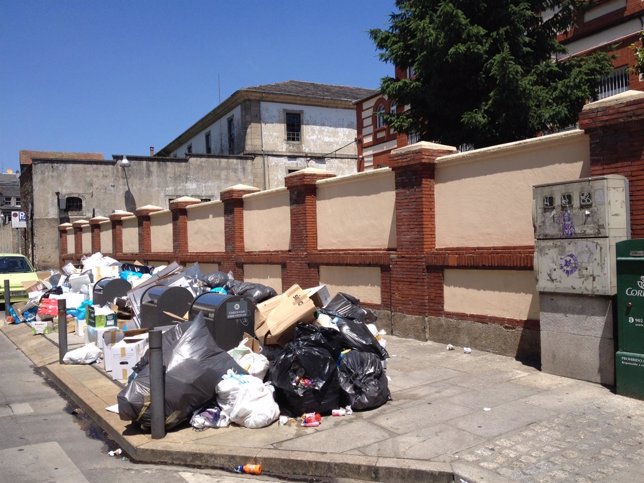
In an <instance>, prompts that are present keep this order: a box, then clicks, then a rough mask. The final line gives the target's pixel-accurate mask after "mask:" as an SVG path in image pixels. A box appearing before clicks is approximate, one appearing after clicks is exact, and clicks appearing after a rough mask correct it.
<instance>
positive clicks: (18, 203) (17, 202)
mask: <svg viewBox="0 0 644 483" xmlns="http://www.w3.org/2000/svg"><path fill="white" fill-rule="evenodd" d="M16 206H20V198H16Z"/></svg>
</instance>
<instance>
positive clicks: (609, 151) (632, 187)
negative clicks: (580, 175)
mask: <svg viewBox="0 0 644 483" xmlns="http://www.w3.org/2000/svg"><path fill="white" fill-rule="evenodd" d="M579 128H580V129H583V130H584V131H586V134H588V136H589V137H590V172H591V175H592V176H603V175H607V174H620V175H622V176H625V177H627V178H628V179H629V191H630V204H631V209H630V212H631V235H632V237H633V238H644V217H642V213H644V92H640V91H626V92H623V93H621V94H617V95H616V96H612V97H608V98H606V99H602V100H600V101H597V102H592V103H590V104H586V105H585V106H584V108H583V110H582V112H581V114H580V115H579Z"/></svg>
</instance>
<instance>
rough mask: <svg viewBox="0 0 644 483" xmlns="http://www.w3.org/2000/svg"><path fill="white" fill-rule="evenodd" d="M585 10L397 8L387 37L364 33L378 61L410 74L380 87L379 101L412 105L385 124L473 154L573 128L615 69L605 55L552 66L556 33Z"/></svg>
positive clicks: (480, 4)
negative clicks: (469, 149) (467, 146)
mask: <svg viewBox="0 0 644 483" xmlns="http://www.w3.org/2000/svg"><path fill="white" fill-rule="evenodd" d="M587 3H588V2H584V1H579V0H564V1H554V0H542V1H537V0H533V1H529V0H496V1H494V2H491V1H484V0H396V7H397V9H398V12H395V13H393V14H391V16H390V22H389V27H388V29H387V30H381V29H373V30H371V31H370V36H371V38H372V40H373V41H374V43H375V44H376V47H377V48H378V50H379V51H380V58H381V59H382V60H384V61H386V62H390V63H392V64H394V65H396V66H398V67H401V68H403V69H407V68H410V67H411V68H413V71H414V77H413V78H412V79H395V78H391V77H387V78H384V79H382V82H381V90H382V92H383V93H384V94H386V95H387V96H388V97H389V98H391V99H395V100H396V102H397V103H398V105H399V106H402V105H407V106H409V109H408V110H407V111H406V112H405V113H403V114H399V115H395V116H390V118H389V119H388V121H389V122H390V124H391V125H392V126H393V127H394V128H395V129H396V130H397V131H399V132H410V131H416V132H418V134H420V137H421V139H424V140H432V141H436V142H441V143H445V144H451V145H454V146H458V145H461V144H463V143H467V144H471V145H473V146H474V147H483V146H489V145H492V144H498V143H503V142H509V141H514V140H518V139H525V138H528V137H532V136H534V135H535V134H536V133H538V132H550V131H553V130H557V129H561V128H563V127H566V126H569V125H571V124H573V123H574V122H576V120H577V116H578V114H579V112H580V110H581V108H582V107H583V105H584V103H585V102H586V101H587V100H588V99H590V98H592V97H593V95H594V93H595V90H596V88H597V86H598V84H599V82H600V81H601V78H602V77H603V76H604V75H606V74H608V73H610V72H611V70H612V67H611V63H610V58H609V57H608V55H606V54H595V55H592V56H587V57H581V58H573V59H568V60H565V61H562V62H557V61H556V56H557V55H560V54H562V53H563V52H564V49H563V47H562V46H561V45H560V44H559V43H558V42H557V40H556V34H557V32H565V31H566V30H567V29H568V28H569V27H570V26H571V25H572V23H573V21H574V18H575V15H576V14H578V13H579V12H580V9H582V8H583V6H584V4H587ZM540 12H550V15H548V14H544V15H542V14H541V13H540ZM552 12H556V13H554V14H553V13H552Z"/></svg>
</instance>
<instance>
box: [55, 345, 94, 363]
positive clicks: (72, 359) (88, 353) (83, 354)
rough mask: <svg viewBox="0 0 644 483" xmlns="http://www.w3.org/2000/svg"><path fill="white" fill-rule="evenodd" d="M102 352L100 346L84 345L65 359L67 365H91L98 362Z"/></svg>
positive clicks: (68, 354)
mask: <svg viewBox="0 0 644 483" xmlns="http://www.w3.org/2000/svg"><path fill="white" fill-rule="evenodd" d="M101 353H102V351H101V349H99V348H98V346H97V345H96V344H95V343H94V342H92V343H91V344H87V345H84V346H83V347H79V348H78V349H74V350H71V351H69V352H67V353H66V354H65V356H64V357H63V363H65V364H91V363H93V362H96V361H97V360H98V358H99V357H100V355H101Z"/></svg>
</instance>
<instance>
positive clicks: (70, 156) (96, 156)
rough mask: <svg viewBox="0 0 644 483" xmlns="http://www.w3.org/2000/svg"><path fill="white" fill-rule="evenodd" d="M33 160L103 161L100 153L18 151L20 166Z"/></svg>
mask: <svg viewBox="0 0 644 483" xmlns="http://www.w3.org/2000/svg"><path fill="white" fill-rule="evenodd" d="M33 159H60V160H78V159H85V160H94V161H99V160H102V159H103V155H102V154H101V153H71V152H62V151H29V150H24V149H23V150H21V151H20V166H23V165H29V164H31V161H32V160H33Z"/></svg>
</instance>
